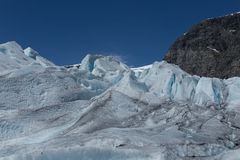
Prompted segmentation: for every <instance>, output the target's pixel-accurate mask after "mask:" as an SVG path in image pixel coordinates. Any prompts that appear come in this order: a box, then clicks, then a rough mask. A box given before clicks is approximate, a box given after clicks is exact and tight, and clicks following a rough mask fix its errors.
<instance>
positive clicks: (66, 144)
mask: <svg viewBox="0 0 240 160" xmlns="http://www.w3.org/2000/svg"><path fill="white" fill-rule="evenodd" d="M0 62H1V63H0V72H1V74H0V75H1V76H0V160H8V159H9V160H12V159H17V160H31V159H36V160H38V159H39V160H40V159H44V160H60V159H64V160H65V159H70V160H78V159H82V160H96V159H98V160H99V159H103V160H110V159H111V160H122V159H131V160H133V159H137V160H139V159H143V160H148V159H149V160H165V159H166V160H186V159H187V160H190V159H196V160H201V159H204V160H206V159H209V160H218V159H222V160H223V159H230V158H232V159H234V158H235V159H236V157H239V156H240V154H239V152H238V151H239V144H240V124H239V120H240V114H239V113H240V108H239V104H240V99H239V97H240V78H238V77H235V78H231V79H226V80H222V79H217V78H207V77H198V76H191V75H189V74H188V73H186V72H184V71H182V70H181V69H180V68H179V67H178V66H176V65H173V64H168V63H166V62H164V61H162V62H155V63H153V64H151V65H148V66H143V67H139V68H129V67H128V66H127V65H125V64H123V63H122V62H120V61H118V60H117V59H115V58H114V57H111V56H102V55H87V56H86V57H85V58H84V59H83V60H82V62H81V63H80V64H77V65H73V66H67V67H62V66H56V65H54V64H53V63H52V62H50V61H48V60H47V59H45V58H43V57H41V56H40V55H39V54H38V53H37V52H36V51H34V50H33V49H31V48H27V49H25V50H23V49H22V48H21V47H20V46H19V45H18V44H17V43H16V42H8V43H5V44H2V45H0Z"/></svg>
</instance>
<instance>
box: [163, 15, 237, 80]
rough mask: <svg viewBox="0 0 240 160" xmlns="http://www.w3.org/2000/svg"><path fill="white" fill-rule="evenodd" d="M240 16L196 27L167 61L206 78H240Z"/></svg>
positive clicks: (174, 47) (180, 42) (232, 16)
mask: <svg viewBox="0 0 240 160" xmlns="http://www.w3.org/2000/svg"><path fill="white" fill-rule="evenodd" d="M239 53H240V14H239V13H236V14H231V15H227V16H223V17H218V18H212V19H207V20H204V21H202V22H200V23H199V24H197V25H194V26H193V27H192V28H191V29H190V30H189V31H188V32H186V33H185V34H184V35H182V36H180V37H179V38H178V39H177V40H176V41H175V42H174V44H173V45H172V46H171V47H170V49H169V51H168V52H167V54H166V56H165V57H164V59H165V60H166V61H167V62H169V63H174V64H176V65H179V67H180V68H182V69H183V70H185V71H186V72H188V73H190V74H193V75H199V76H206V77H217V78H230V77H234V76H240V54H239Z"/></svg>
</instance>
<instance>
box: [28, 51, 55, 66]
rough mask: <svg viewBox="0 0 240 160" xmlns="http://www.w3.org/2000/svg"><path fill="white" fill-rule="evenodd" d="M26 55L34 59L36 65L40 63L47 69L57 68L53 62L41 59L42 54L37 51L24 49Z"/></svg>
mask: <svg viewBox="0 0 240 160" xmlns="http://www.w3.org/2000/svg"><path fill="white" fill-rule="evenodd" d="M24 54H25V55H26V56H28V57H30V58H32V59H34V60H35V62H36V63H39V64H41V65H42V66H45V67H47V66H55V64H53V63H52V62H50V61H49V60H47V59H46V58H43V57H41V56H40V54H39V53H38V52H37V51H35V50H34V49H32V48H31V47H27V48H26V49H24Z"/></svg>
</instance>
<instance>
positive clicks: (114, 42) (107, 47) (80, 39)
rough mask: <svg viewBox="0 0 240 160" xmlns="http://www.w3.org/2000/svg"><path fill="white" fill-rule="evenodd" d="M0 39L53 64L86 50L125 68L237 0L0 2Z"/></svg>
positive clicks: (155, 55) (159, 52) (231, 8)
mask: <svg viewBox="0 0 240 160" xmlns="http://www.w3.org/2000/svg"><path fill="white" fill-rule="evenodd" d="M0 6H1V9H0V42H1V43H4V42H6V41H12V40H14V41H17V42H18V43H19V44H20V45H22V46H23V47H27V46H31V47H32V48H34V49H35V50H37V51H39V52H40V54H41V55H42V56H44V57H46V58H48V59H50V60H51V61H53V62H54V63H56V64H59V65H64V64H73V63H79V62H80V61H81V59H82V58H83V57H84V56H85V55H86V54H87V53H95V54H106V55H118V56H120V57H122V58H123V60H124V61H125V62H126V63H127V64H129V65H131V66H141V65H145V64H149V63H152V62H154V61H157V60H161V59H162V58H163V56H164V54H165V53H166V51H167V50H168V48H169V47H170V45H171V44H172V43H173V42H174V40H175V39H176V38H177V37H178V36H180V35H181V34H183V33H184V32H186V31H187V30H188V29H189V28H190V27H191V26H192V25H193V24H196V23H198V22H199V21H201V20H203V19H206V18H209V17H216V16H221V15H225V14H229V13H233V12H237V11H240V0H165V1H163V0H0Z"/></svg>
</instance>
